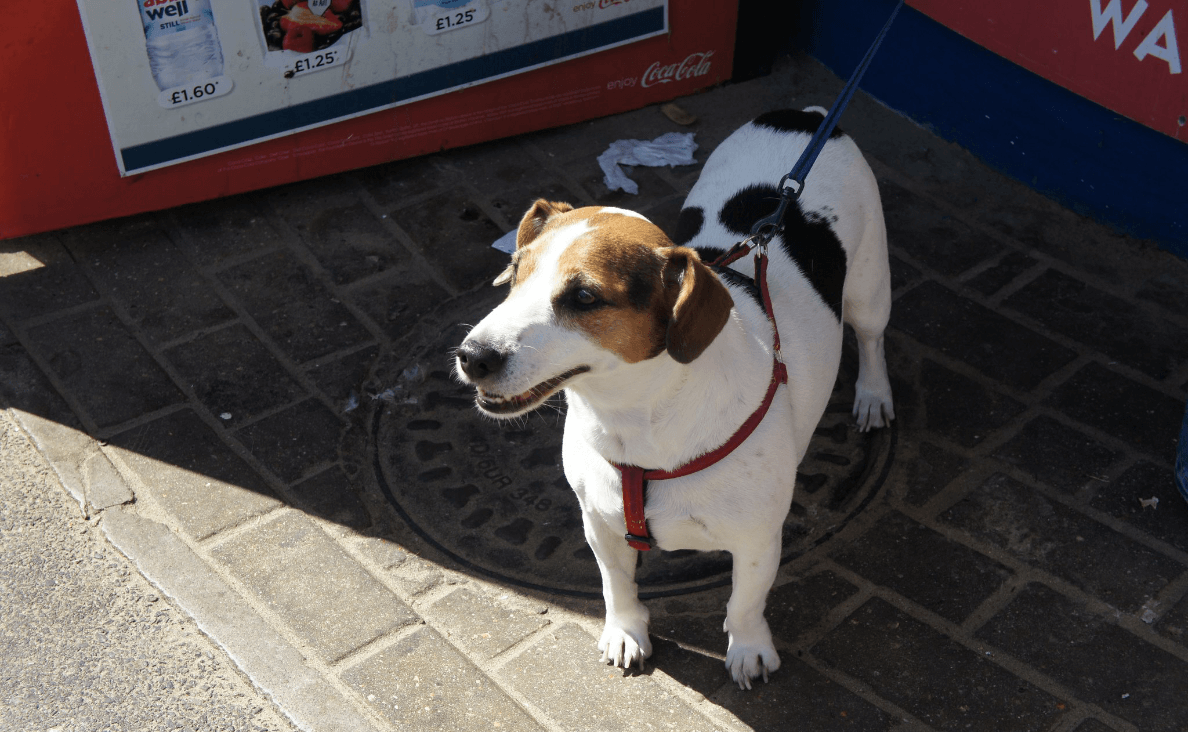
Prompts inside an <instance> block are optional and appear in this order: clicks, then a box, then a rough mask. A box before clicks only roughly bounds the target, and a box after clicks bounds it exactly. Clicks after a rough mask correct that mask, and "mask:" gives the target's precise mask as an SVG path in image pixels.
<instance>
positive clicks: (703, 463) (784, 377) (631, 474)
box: [611, 359, 788, 552]
mask: <svg viewBox="0 0 1188 732" xmlns="http://www.w3.org/2000/svg"><path fill="white" fill-rule="evenodd" d="M787 383H788V367H787V366H785V365H784V364H783V362H781V361H778V360H774V359H773V360H772V369H771V383H770V384H768V385H767V394H765V395H764V397H763V403H762V404H760V405H759V408H758V409H756V410H755V411H754V412H752V413H751V416H750V417H747V421H745V422H743V423H742V426H740V427H739V428H738V430H737V431H735V433H734V434H733V435H731V436H730V439H729V440H727V441H726V443H725V444H723V445H722V446H721V447H719V448H717V449H716V450H711V451H710V452H707V453H705V454H704V455H702V456H700V457H697V458H694V459H693V460H690V461H689V462H687V463H685V464H684V465H681V466H680V467H677V468H674V469H672V470H645V469H643V468H641V467H638V466H635V465H620V464H618V463H611V465H614V466H615V468H616V469H617V470H618V471H619V473H620V478H621V480H622V486H623V521H624V523H625V524H626V526H627V534H626V537H625V538H626V539H627V543H628V544H629V545H631V547H632V548H634V549H638V550H640V551H645V552H646V551H647V550H649V549H651V548H652V540H651V538H650V535H649V534H648V522H647V519H646V518H645V516H644V504H645V503H646V500H645V495H644V492H645V490H646V488H647V482H648V481H649V480H671V479H673V478H682V477H684V476H686V475H690V474H692V473H696V472H697V471H699V470H704V469H705V468H708V467H709V466H711V465H713V464H714V463H716V462H718V461H719V460H721V459H722V458H724V457H726V456H727V455H729V454H730V453H732V452H734V450H735V448H737V447H738V446H739V445H741V444H742V443H743V442H745V441H746V439H747V438H748V437H750V436H751V433H752V432H754V431H755V428H756V427H758V426H759V423H760V422H762V421H763V418H764V417H765V416H766V415H767V410H768V409H770V408H771V403H772V402H773V401H775V395H776V390H777V389H778V388H779V386H780V384H787Z"/></svg>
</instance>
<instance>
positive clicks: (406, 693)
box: [343, 628, 543, 732]
mask: <svg viewBox="0 0 1188 732" xmlns="http://www.w3.org/2000/svg"><path fill="white" fill-rule="evenodd" d="M343 680H344V681H345V682H346V684H347V685H348V686H350V687H351V688H352V689H354V690H356V691H357V692H358V693H359V694H360V695H361V696H363V697H364V698H365V699H366V700H367V703H368V705H370V706H372V707H373V708H375V709H377V710H379V711H380V713H381V714H383V716H384V717H385V718H386V719H388V720H389V721H390V722H391V723H392V724H393V725H395V726H396V728H398V729H418V730H422V729H423V730H441V732H453V730H461V729H466V730H488V729H506V730H540V729H543V728H542V727H541V726H540V725H539V724H537V723H536V722H535V721H534V720H533V719H532V717H530V716H529V715H528V714H527V713H526V712H525V711H524V710H523V709H522V708H520V706H519V705H517V704H516V702H515V701H514V700H512V699H511V698H510V697H509V696H508V695H507V694H506V693H504V692H503V690H501V689H500V688H499V687H498V686H496V685H495V684H494V683H493V682H492V681H491V679H490V678H489V677H487V676H486V675H485V674H483V673H482V672H481V671H479V670H478V669H477V668H475V667H474V666H473V665H471V664H470V663H469V662H468V661H467V660H466V658H465V657H464V656H462V654H460V653H458V652H457V651H456V650H454V649H453V648H452V647H450V645H449V644H447V643H446V642H445V641H443V640H442V639H441V637H440V636H438V635H437V634H436V633H434V632H433V631H431V630H428V629H425V628H422V629H419V630H417V631H415V632H414V633H412V634H411V635H409V636H407V637H405V638H402V639H401V640H400V641H399V642H398V643H396V644H395V645H392V646H389V647H388V648H386V649H384V650H383V651H382V652H380V653H378V654H376V655H375V656H372V657H371V658H369V659H367V660H366V661H364V662H362V663H360V664H359V665H358V666H355V667H354V668H351V669H350V670H348V671H346V672H345V673H343Z"/></svg>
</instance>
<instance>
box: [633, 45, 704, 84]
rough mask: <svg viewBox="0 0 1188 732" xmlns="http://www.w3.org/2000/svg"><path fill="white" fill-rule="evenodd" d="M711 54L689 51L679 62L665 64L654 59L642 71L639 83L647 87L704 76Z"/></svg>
mask: <svg viewBox="0 0 1188 732" xmlns="http://www.w3.org/2000/svg"><path fill="white" fill-rule="evenodd" d="M713 55H714V52H713V51H703V52H701V53H691V54H689V55H688V56H686V57H685V60H684V61H681V62H680V63H679V64H669V65H667V66H661V65H660V62H659V61H656V62H655V63H653V64H652V65H651V66H649V67H648V70H647V71H645V72H644V75H643V79H641V80H640V82H639V85H640V86H643V87H648V86H655V85H657V84H667V83H668V82H670V81H682V80H684V79H691V78H693V77H695V76H705V75H706V74H708V73H709V70H710V57H711V56H713Z"/></svg>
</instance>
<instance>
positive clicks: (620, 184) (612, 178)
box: [598, 132, 697, 194]
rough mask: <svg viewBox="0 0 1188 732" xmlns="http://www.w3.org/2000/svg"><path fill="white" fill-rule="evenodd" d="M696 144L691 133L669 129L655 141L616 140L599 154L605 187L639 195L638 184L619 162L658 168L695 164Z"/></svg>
mask: <svg viewBox="0 0 1188 732" xmlns="http://www.w3.org/2000/svg"><path fill="white" fill-rule="evenodd" d="M696 149H697V143H695V142H693V133H692V132H666V133H664V134H663V135H660V136H659V137H657V138H656V139H655V140H652V141H651V142H648V141H647V140H615V141H614V142H612V143H611V144H610V147H608V148H607V149H606V152H604V153H602V154H601V155H599V156H598V166H599V167H600V168H602V172H603V174H604V175H605V176H606V177H605V179H604V182H605V183H606V187H607V188H609V189H610V190H612V191H618V190H623V191H627V192H628V193H632V194H638V193H639V185H637V184H636V182H635V181H633V180H631V179H630V178H628V177H627V175H626V174H625V173H624V172H623V171H622V169H621V168H619V166H620V165H647V166H649V167H653V168H658V167H660V166H662V165H668V166H673V165H692V164H694V163H695V162H697V161H696V160H694V159H693V151H694V150H696Z"/></svg>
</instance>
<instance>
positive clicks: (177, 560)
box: [100, 507, 377, 732]
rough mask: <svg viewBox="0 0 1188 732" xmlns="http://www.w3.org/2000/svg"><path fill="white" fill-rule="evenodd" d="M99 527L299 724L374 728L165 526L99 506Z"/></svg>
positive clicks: (357, 730) (352, 731)
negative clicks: (104, 509)
mask: <svg viewBox="0 0 1188 732" xmlns="http://www.w3.org/2000/svg"><path fill="white" fill-rule="evenodd" d="M100 527H101V528H102V529H103V533H104V535H105V536H107V538H108V539H109V540H110V541H111V543H112V544H114V545H115V546H116V548H118V549H119V550H120V551H121V552H123V553H124V555H126V556H127V557H128V558H129V559H131V560H132V562H134V563H135V564H136V567H137V569H139V570H140V572H141V574H143V575H144V576H145V577H147V578H148V580H149V581H150V582H152V583H153V584H154V585H156V586H157V587H158V588H159V589H160V590H161V591H162V592H164V593H165V594H166V595H168V596H169V597H170V598H171V599H172V600H173V601H174V602H175V603H177V605H178V606H180V607H181V608H182V609H183V610H185V612H186V613H188V614H189V615H190V616H191V617H193V618H194V619H195V621H196V622H197V623H198V627H199V628H201V629H202V631H203V632H205V633H206V634H207V635H208V636H210V637H211V638H212V639H213V640H214V641H215V642H216V643H218V645H219V646H220V647H221V648H223V649H224V650H225V651H226V652H227V654H228V655H229V656H230V657H231V658H232V659H233V660H234V661H235V663H236V664H237V665H238V666H239V667H240V669H241V670H242V671H243V672H244V673H246V674H247V675H248V677H249V678H250V679H251V680H252V681H253V682H254V683H255V684H256V685H257V686H258V687H259V688H260V689H262V690H263V691H264V692H265V693H267V694H268V695H269V696H271V697H272V698H273V700H274V701H275V702H276V703H277V706H278V707H280V709H281V710H282V712H284V713H285V714H286V715H287V716H288V717H289V718H290V719H291V720H292V721H293V722H294V723H295V724H296V725H297V726H299V727H301V728H302V729H306V730H318V731H319V732H321V731H323V730H325V731H326V732H332V731H333V732H338V731H341V732H372V731H375V730H377V728H376V726H375V725H373V724H372V723H371V721H370V720H368V719H366V718H364V717H363V715H361V714H360V713H359V711H358V710H357V709H356V708H355V707H354V705H352V704H351V703H350V702H349V701H347V700H346V699H345V698H343V695H342V694H341V693H340V692H339V691H338V690H337V689H335V688H334V687H333V685H331V684H330V683H329V682H328V681H326V679H324V678H323V677H322V676H321V675H320V674H319V673H318V672H316V671H315V670H313V669H311V668H309V667H308V666H307V665H306V664H305V659H304V657H303V655H302V654H301V652H300V651H298V650H297V649H296V648H294V647H293V646H292V645H291V644H290V643H289V642H288V641H287V640H285V639H284V638H283V637H282V636H281V635H280V634H279V633H277V632H276V631H275V630H274V629H273V628H271V627H270V626H269V625H268V624H267V623H266V622H265V621H264V620H263V619H262V618H261V617H260V616H259V615H257V614H256V613H255V612H254V611H253V610H252V609H250V608H249V607H248V606H247V604H246V603H245V602H244V601H243V598H242V597H240V596H239V594H238V593H237V592H236V591H235V590H234V589H232V588H231V587H230V586H229V585H228V584H227V583H226V582H225V581H223V579H222V578H221V577H219V576H218V575H217V574H216V573H215V572H214V571H213V570H211V568H210V567H209V566H207V564H206V563H205V562H204V561H202V559H201V558H200V557H198V555H196V554H195V553H194V552H193V551H191V550H190V548H189V547H187V546H186V545H185V543H184V542H182V540H181V539H179V538H178V537H177V536H176V535H174V533H173V532H172V531H170V530H169V528H168V527H167V526H165V525H164V524H160V523H157V522H156V521H151V520H149V519H144V518H141V517H139V516H137V515H136V514H135V513H133V512H132V511H130V510H128V509H126V508H122V507H115V508H111V509H108V510H106V511H104V513H103V516H102V520H101V521H100Z"/></svg>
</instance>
